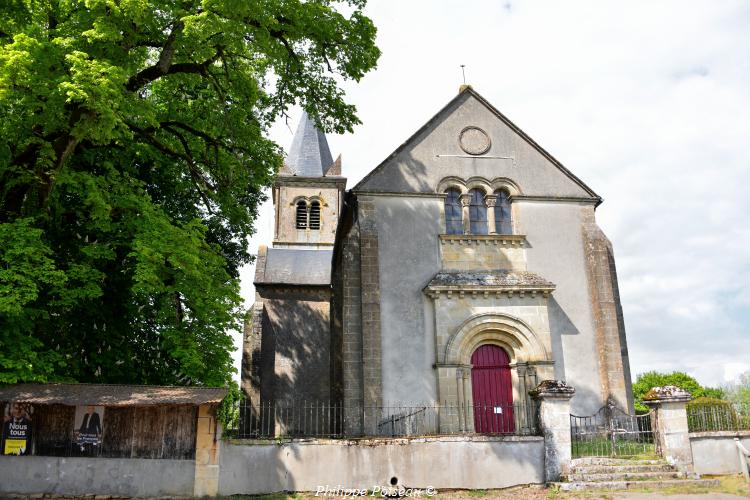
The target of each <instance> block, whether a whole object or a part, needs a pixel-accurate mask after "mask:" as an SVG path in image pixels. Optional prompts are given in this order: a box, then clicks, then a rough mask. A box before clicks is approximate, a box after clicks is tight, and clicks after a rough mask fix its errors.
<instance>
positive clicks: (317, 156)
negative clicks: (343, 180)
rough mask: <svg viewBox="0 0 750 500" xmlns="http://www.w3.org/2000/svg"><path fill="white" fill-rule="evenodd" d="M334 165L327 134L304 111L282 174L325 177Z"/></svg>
mask: <svg viewBox="0 0 750 500" xmlns="http://www.w3.org/2000/svg"><path fill="white" fill-rule="evenodd" d="M331 166H333V157H332V156H331V150H330V148H329V147H328V140H327V139H326V135H325V134H324V133H323V132H321V131H320V130H319V129H318V127H316V126H315V123H314V122H313V121H312V120H311V119H310V116H309V115H308V114H307V113H306V112H305V111H303V112H302V119H301V120H300V122H299V125H298V126H297V131H296V132H295V134H294V138H293V139H292V146H291V147H290V148H289V155H287V159H286V163H285V165H284V167H285V168H283V169H282V171H281V173H282V174H288V175H300V176H305V177H323V176H324V175H325V174H326V173H327V172H328V169H330V168H331Z"/></svg>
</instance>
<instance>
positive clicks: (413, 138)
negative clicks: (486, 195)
mask: <svg viewBox="0 0 750 500" xmlns="http://www.w3.org/2000/svg"><path fill="white" fill-rule="evenodd" d="M465 95H470V96H472V97H474V98H475V99H476V100H477V101H478V102H479V103H481V104H482V105H483V106H484V107H486V108H487V109H488V110H489V111H490V112H491V113H492V114H493V115H495V116H496V117H497V118H498V119H500V121H502V122H503V123H504V124H505V125H506V126H508V128H510V129H511V130H512V131H513V132H515V133H516V134H517V135H518V136H519V137H521V138H522V139H523V140H524V141H526V142H527V143H528V144H529V145H530V146H531V147H533V148H534V149H535V150H536V151H538V152H539V153H540V154H541V155H542V156H543V157H544V158H546V159H547V160H548V161H549V162H550V163H552V164H553V165H554V166H555V167H557V169H559V170H560V172H562V173H563V174H564V175H565V176H566V177H568V178H569V179H570V180H571V181H573V182H574V183H575V184H577V185H578V186H579V187H580V188H581V189H583V190H584V191H585V192H586V193H588V194H589V195H590V196H591V197H592V198H595V199H597V200H598V201H597V203H596V204H597V205H599V204H600V203H601V202H602V198H601V196H599V195H598V194H596V192H594V190H593V189H591V188H590V187H589V186H587V185H586V183H585V182H583V181H582V180H581V179H579V178H578V177H577V176H576V175H575V174H573V172H571V171H570V170H568V169H567V168H566V167H565V166H564V165H563V164H562V163H560V162H559V161H558V160H557V159H556V158H555V157H554V156H552V155H551V154H550V153H549V152H548V151H547V150H545V149H544V148H543V147H541V146H540V145H539V144H537V143H536V141H534V140H533V139H532V138H531V137H529V136H528V135H527V134H526V133H525V132H524V131H523V130H521V129H520V128H519V127H518V126H517V125H516V124H515V123H513V122H512V121H510V120H509V119H508V117H506V116H505V115H504V114H502V113H501V112H500V111H499V110H498V109H497V108H495V107H494V106H493V105H492V104H490V103H489V102H488V101H487V100H486V99H485V98H484V97H482V96H481V95H480V94H479V92H477V91H476V90H474V89H473V88H472V87H471V86H470V85H466V86H462V87H461V90H460V91H459V93H458V95H456V96H455V97H454V98H453V99H451V100H450V101H449V102H448V103H447V104H446V105H445V106H443V108H442V109H440V111H438V112H437V113H436V114H435V115H434V116H433V117H432V118H430V119H429V120H428V121H427V123H425V124H424V125H422V126H421V127H420V128H419V129H418V130H417V131H416V132H414V133H413V134H412V135H411V136H410V137H409V138H408V139H407V140H406V141H404V143H403V144H401V145H400V146H399V147H398V148H396V150H395V151H393V153H391V154H390V155H388V157H386V158H385V159H384V160H383V161H382V162H380V164H379V165H378V166H377V167H375V168H374V169H373V170H371V171H370V173H368V174H367V175H366V176H365V177H364V178H363V179H362V180H360V181H359V182H358V183H357V184H356V185H355V186H354V187H353V188H352V191H354V192H357V191H360V190H361V188H362V187H363V186H364V185H365V184H366V183H367V182H368V181H369V180H370V179H371V178H372V177H373V176H375V175H376V174H377V173H379V172H380V171H382V170H383V169H384V168H385V167H386V165H387V164H388V163H389V162H390V161H391V160H392V159H394V158H396V157H397V156H398V155H399V153H401V152H402V151H403V150H404V149H406V148H407V147H408V146H409V145H411V144H412V143H413V142H414V141H416V139H417V138H418V137H419V136H420V135H421V134H422V133H423V132H424V131H426V130H427V129H429V128H430V127H431V126H432V125H433V124H434V123H436V122H438V121H439V120H441V119H442V118H443V116H444V115H445V114H446V113H447V112H448V110H449V109H450V108H452V107H453V106H454V105H455V104H456V103H457V101H458V100H459V99H462V98H463V97H464V96H465Z"/></svg>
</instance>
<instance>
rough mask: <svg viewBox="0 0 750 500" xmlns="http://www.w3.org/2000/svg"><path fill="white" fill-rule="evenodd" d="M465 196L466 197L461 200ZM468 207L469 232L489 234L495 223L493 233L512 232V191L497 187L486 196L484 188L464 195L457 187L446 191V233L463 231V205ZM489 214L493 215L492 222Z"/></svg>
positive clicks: (462, 232) (471, 190) (461, 232)
mask: <svg viewBox="0 0 750 500" xmlns="http://www.w3.org/2000/svg"><path fill="white" fill-rule="evenodd" d="M462 197H463V199H464V200H465V201H464V202H463V203H462ZM465 205H466V206H468V213H467V214H466V215H467V216H468V228H467V229H468V233H469V234H488V233H489V232H491V230H490V229H491V227H492V226H494V232H493V234H513V221H512V219H511V207H510V194H509V193H508V191H506V190H504V189H498V190H496V191H495V192H494V193H493V194H491V195H487V193H486V192H485V191H484V190H483V189H482V188H473V189H470V190H469V192H468V193H466V194H461V191H459V190H458V189H457V188H453V187H451V188H448V189H447V190H446V191H445V232H446V233H447V234H464V232H466V231H465V230H464V206H465ZM488 215H489V217H491V218H492V220H491V222H494V224H490V220H489V219H488Z"/></svg>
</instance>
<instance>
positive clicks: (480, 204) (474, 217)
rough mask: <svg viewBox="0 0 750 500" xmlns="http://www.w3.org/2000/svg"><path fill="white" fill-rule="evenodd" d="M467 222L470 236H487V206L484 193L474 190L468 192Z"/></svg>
mask: <svg viewBox="0 0 750 500" xmlns="http://www.w3.org/2000/svg"><path fill="white" fill-rule="evenodd" d="M469 200H470V201H469V222H470V228H471V234H487V205H485V203H484V191H482V190H481V189H478V188H474V189H472V190H471V191H469Z"/></svg>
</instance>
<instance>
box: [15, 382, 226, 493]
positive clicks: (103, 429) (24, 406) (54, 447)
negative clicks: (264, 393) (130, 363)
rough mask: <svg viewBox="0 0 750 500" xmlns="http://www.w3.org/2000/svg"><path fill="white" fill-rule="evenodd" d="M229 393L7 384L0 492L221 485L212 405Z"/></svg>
mask: <svg viewBox="0 0 750 500" xmlns="http://www.w3.org/2000/svg"><path fill="white" fill-rule="evenodd" d="M225 395H226V390H225V389H222V388H204V387H174V386H136V385H103V384H16V385H10V386H6V387H1V388H0V415H2V418H3V427H2V436H0V439H2V442H1V443H0V445H2V446H1V447H0V493H22V494H23V493H61V494H72V495H85V494H89V493H92V492H96V493H99V494H102V493H107V494H112V495H124V496H153V495H174V496H188V495H206V494H208V495H211V494H215V493H216V491H217V488H218V458H219V457H218V450H219V444H218V439H219V437H220V432H221V431H220V426H219V425H218V423H217V421H216V419H215V414H216V408H217V407H218V405H219V403H220V402H221V400H222V399H223V398H224V396H225ZM12 421H17V422H19V423H22V424H24V425H25V426H26V427H29V428H30V431H28V430H26V434H25V435H24V434H20V439H21V441H20V442H21V443H22V444H21V445H18V444H17V443H19V441H18V440H16V441H15V443H16V445H15V446H14V444H13V442H10V443H9V440H12V439H17V438H19V435H16V436H9V434H10V430H9V429H10V427H9V426H8V424H9V422H12ZM24 440H25V441H26V443H25V444H24ZM19 449H20V450H22V452H20V451H19ZM14 452H15V454H16V455H19V454H20V455H23V456H13V453H14Z"/></svg>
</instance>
